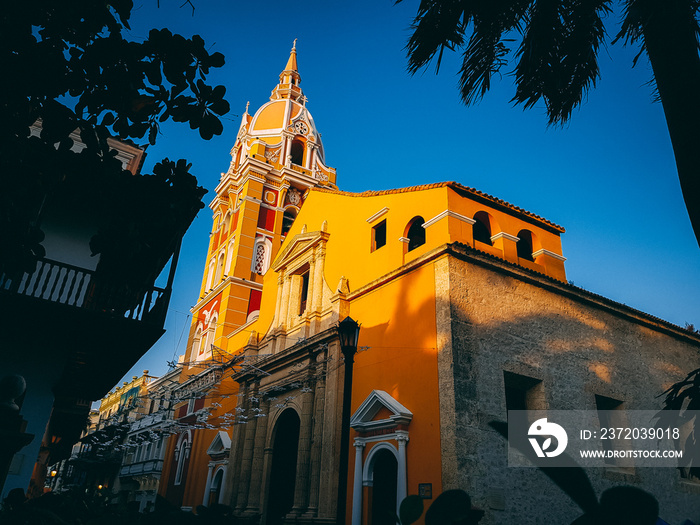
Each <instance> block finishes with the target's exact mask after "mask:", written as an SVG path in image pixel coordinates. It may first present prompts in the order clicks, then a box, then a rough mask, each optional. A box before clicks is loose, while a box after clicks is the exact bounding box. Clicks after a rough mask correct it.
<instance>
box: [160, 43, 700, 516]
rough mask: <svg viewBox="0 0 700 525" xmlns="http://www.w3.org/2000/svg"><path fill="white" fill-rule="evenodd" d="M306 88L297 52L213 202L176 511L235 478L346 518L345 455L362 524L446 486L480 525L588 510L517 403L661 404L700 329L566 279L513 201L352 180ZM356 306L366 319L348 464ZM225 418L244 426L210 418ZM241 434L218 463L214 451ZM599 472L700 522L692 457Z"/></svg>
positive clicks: (454, 189) (255, 507)
mask: <svg viewBox="0 0 700 525" xmlns="http://www.w3.org/2000/svg"><path fill="white" fill-rule="evenodd" d="M298 79H299V77H298V73H297V72H296V53H295V50H293V51H292V57H291V58H290V62H289V64H288V65H287V68H286V69H285V71H284V72H283V73H282V75H281V77H280V85H279V86H278V87H277V88H275V90H274V91H273V95H272V98H271V101H270V103H268V104H266V105H264V106H263V107H262V108H260V110H258V112H256V114H255V115H254V116H253V117H251V116H250V115H248V114H247V113H246V114H245V115H244V117H243V124H242V127H241V132H240V133H239V138H238V140H237V141H236V146H235V147H234V149H233V151H232V156H233V162H232V165H231V170H229V172H228V173H227V174H225V175H224V176H223V178H222V181H221V183H220V185H219V187H218V188H217V197H216V199H215V201H214V203H213V205H212V207H213V209H214V214H215V218H214V232H213V234H212V242H211V245H210V250H209V260H210V263H209V264H208V268H207V272H205V278H204V285H203V289H202V297H201V299H200V301H199V302H198V303H197V305H196V306H195V307H194V310H193V312H194V313H195V323H194V324H193V330H192V334H191V341H190V349H189V351H188V357H187V360H188V366H189V367H190V369H191V370H192V377H191V378H190V379H189V380H190V381H192V382H193V383H192V384H193V385H195V382H196V381H201V383H200V384H199V385H198V386H193V387H192V389H191V392H193V393H194V394H193V399H194V401H193V402H191V403H189V405H191V407H190V408H187V406H186V405H184V404H183V408H181V409H180V410H181V414H180V415H181V416H182V417H183V418H184V417H187V414H190V417H192V416H193V415H195V414H196V413H197V407H198V406H201V407H205V404H209V406H212V404H213V403H216V404H217V405H221V408H215V409H213V410H211V411H210V412H208V413H207V414H204V415H205V417H204V419H202V420H201V421H202V424H204V422H205V421H206V422H207V423H208V424H210V425H211V426H212V428H211V429H208V430H207V429H204V430H201V429H200V430H198V429H196V428H195V429H194V430H188V431H187V432H182V433H181V435H180V437H179V438H178V443H179V444H178V445H174V446H173V447H171V449H170V450H169V451H168V455H166V467H165V469H166V470H167V469H168V465H167V464H168V463H170V464H171V465H172V466H171V467H170V469H171V475H170V476H171V479H174V481H175V482H177V481H178V480H179V482H180V484H181V486H182V484H183V483H184V484H185V485H188V483H189V481H188V482H187V483H185V474H184V472H188V474H187V475H188V476H190V477H191V479H194V480H195V481H193V486H194V487H195V489H194V490H193V492H192V493H191V495H190V496H188V494H189V493H188V491H189V490H190V489H189V486H187V487H185V488H184V489H181V490H182V491H183V492H184V494H185V496H184V497H183V498H182V499H181V500H180V501H181V502H180V503H179V504H180V505H183V506H186V507H194V506H195V505H198V504H201V503H205V504H207V503H208V502H211V501H213V500H212V498H211V497H210V493H211V490H212V487H213V486H214V485H213V482H212V480H213V479H215V476H216V475H218V470H217V469H225V472H224V473H223V474H222V476H223V478H222V482H221V483H222V484H223V489H222V490H221V491H220V492H219V493H217V494H218V495H217V497H216V498H215V499H216V501H218V502H222V503H225V504H228V505H230V506H232V507H233V508H234V512H235V513H236V514H237V515H238V516H240V517H247V518H249V519H250V520H251V521H257V520H260V522H261V523H262V524H264V525H277V524H278V523H282V522H290V523H291V522H295V523H330V522H333V521H335V519H336V514H337V513H338V510H339V500H338V494H339V485H341V490H340V492H343V491H342V485H343V483H340V480H339V473H342V472H343V471H344V470H345V467H347V472H348V474H347V479H345V480H344V481H345V482H346V484H347V490H346V491H344V493H345V497H344V500H343V502H342V503H340V512H341V513H343V510H342V509H343V506H344V507H345V509H346V510H345V512H344V515H345V520H346V523H352V524H353V525H360V524H372V525H380V524H384V523H392V524H393V523H394V521H393V517H391V514H390V513H392V512H395V511H396V510H397V508H398V505H399V503H400V501H401V500H402V499H403V497H405V496H406V495H408V494H419V495H421V496H422V497H424V498H425V500H426V506H427V505H428V504H430V502H431V501H432V500H434V499H435V498H436V497H437V496H438V495H439V494H440V493H442V492H443V491H445V490H447V489H452V488H461V489H464V490H466V491H467V492H468V493H469V494H470V495H471V497H472V500H473V503H474V505H475V506H476V507H478V508H480V509H481V510H483V511H484V513H485V514H484V518H483V520H482V522H481V523H486V524H496V523H537V522H539V521H542V520H546V521H547V522H556V523H567V522H571V521H573V520H574V519H575V518H576V517H578V515H580V511H578V510H577V508H576V507H575V506H574V504H573V503H572V502H571V501H570V500H569V499H568V498H567V496H565V495H564V494H563V493H560V492H558V489H556V487H554V485H548V484H549V482H548V481H547V480H546V479H544V478H543V477H542V475H541V474H540V473H539V472H538V471H537V470H536V469H525V468H520V469H518V468H513V467H508V465H507V454H506V444H505V442H504V441H503V440H502V439H501V438H500V436H498V434H497V433H496V432H494V431H493V430H492V428H491V427H490V426H489V422H491V421H505V420H506V417H507V410H508V409H516V408H519V409H522V408H538V409H543V408H547V409H562V410H572V409H580V410H593V411H595V410H601V409H602V408H605V407H612V406H615V407H624V408H628V409H633V410H655V409H658V408H660V406H659V400H658V399H657V398H656V396H658V394H660V393H661V392H663V391H664V390H665V389H666V388H667V387H668V386H670V385H671V384H672V383H674V382H676V381H678V380H680V379H682V378H683V377H684V376H685V374H686V373H687V372H689V371H691V370H694V369H695V368H697V367H698V366H699V364H700V358H698V350H699V349H700V337H698V335H697V334H696V333H694V332H690V331H687V330H684V329H682V328H680V327H677V326H674V325H672V324H670V323H667V322H665V321H662V320H660V319H657V318H654V317H652V316H649V315H647V314H644V313H642V312H639V311H636V310H634V309H631V308H629V307H627V306H624V305H621V304H619V303H616V302H614V301H611V300H609V299H606V298H604V297H601V296H598V295H595V294H593V293H590V292H587V291H585V290H582V289H580V288H577V287H575V286H573V285H571V284H568V283H567V280H566V272H565V267H564V261H565V258H564V256H563V253H562V247H561V235H562V234H563V233H564V229H563V228H562V227H561V226H558V225H557V224H555V223H553V222H551V221H549V220H547V219H544V218H542V217H539V216H538V215H536V214H534V213H531V212H528V211H525V210H523V209H521V208H518V207H517V206H514V205H512V204H509V203H507V202H504V201H502V200H500V199H498V198H495V197H492V196H490V195H487V194H484V193H482V192H480V191H478V190H475V189H473V188H469V187H466V186H464V185H461V184H458V183H455V182H443V183H435V184H426V185H423V186H416V187H411V188H401V189H394V190H386V191H370V192H364V193H348V192H343V191H340V190H338V189H337V188H336V186H335V174H334V173H333V172H332V171H331V170H329V169H328V168H326V166H325V163H324V161H323V157H322V152H323V150H322V148H321V147H320V141H319V139H318V135H317V133H316V130H315V127H314V125H313V120H312V119H311V118H310V115H308V112H307V110H306V108H305V105H304V103H303V98H302V95H301V91H300V90H299V87H298ZM272 130H275V133H277V135H275V134H274V133H273V132H272ZM312 138H313V140H311V139H312ZM295 144H296V146H295ZM295 152H296V153H295ZM285 156H286V157H285ZM290 156H291V158H290ZM285 158H286V159H287V161H286V162H287V164H286V165H284V164H282V163H281V161H280V159H285ZM326 177H327V179H326ZM278 188H279V190H278ZM293 190H294V191H293ZM297 193H298V195H296V194H297ZM293 195H295V196H294V197H292V196H293ZM292 199H294V200H292ZM265 203H267V205H266V204H265ZM302 203H303V206H301V204H302ZM292 210H293V211H292ZM227 217H230V219H227ZM292 221H293V222H292ZM290 223H291V225H290ZM229 232H230V233H229ZM268 243H269V244H268ZM231 249H233V251H232V252H229V250H231ZM219 268H221V269H220V270H219ZM238 269H240V270H241V272H242V273H235V272H236V271H238ZM212 275H213V277H212ZM347 317H351V318H352V319H355V320H356V321H358V322H360V323H361V331H360V336H359V348H358V350H359V352H358V353H357V355H356V357H355V363H354V375H353V380H352V396H351V399H350V404H351V408H352V417H351V421H350V426H351V428H352V430H351V431H350V438H351V439H350V443H351V449H352V450H351V451H347V450H346V451H345V452H347V453H348V455H349V459H348V463H347V465H345V464H341V463H340V462H341V457H342V455H341V452H343V451H341V438H342V436H341V432H342V423H343V421H342V406H343V402H344V398H343V396H344V390H345V389H344V387H345V385H344V384H343V381H344V377H345V370H346V367H348V366H349V363H346V362H345V361H344V360H343V354H342V353H341V347H340V341H339V334H338V324H339V322H340V321H342V320H343V319H345V318H347ZM212 319H215V322H214V324H212ZM204 334H207V335H206V337H205V335H204ZM203 341H206V343H207V344H206V346H204V347H203V346H202V343H203ZM211 343H213V345H212V344H211ZM207 360H209V361H207ZM197 367H200V368H197ZM196 370H203V371H201V372H198V373H195V371H196ZM207 374H209V375H207ZM214 374H218V376H215V375H214ZM207 377H209V378H210V380H207V379H206V378H207ZM184 384H185V383H183V385H184ZM198 393H203V394H201V395H203V396H205V397H206V398H207V399H206V400H198V399H196V397H197V395H199V394H198ZM216 396H218V398H217V401H214V398H216ZM198 402H200V405H198V404H197V403H198ZM234 405H235V406H234ZM227 414H228V416H227ZM226 417H228V418H229V419H228V421H230V422H233V423H234V424H233V425H232V431H231V433H230V434H229V433H228V431H227V430H226V429H225V427H226V426H228V425H220V424H218V423H216V421H217V420H218V421H221V420H222V418H223V419H225V418H226ZM207 432H208V433H207ZM222 432H224V433H225V436H226V437H224V436H223V434H222ZM200 434H202V435H203V438H202V441H201V444H199V445H198V447H199V448H198V449H197V450H196V451H195V446H196V445H197V440H198V439H199V438H198V435H200ZM229 437H230V457H229V460H228V463H227V464H226V465H219V466H217V465H218V464H213V463H212V461H214V457H213V456H211V454H206V455H205V453H204V451H205V449H207V448H208V449H209V450H212V451H213V450H215V449H216V450H223V449H225V448H226V446H229V445H228V438H229ZM217 439H218V440H219V441H216V440H217ZM215 444H216V446H217V447H218V448H216V447H214V445H215ZM183 458H186V459H183ZM210 465H213V466H212V468H209V466H210ZM172 471H174V472H176V473H175V474H172ZM164 472H165V471H164ZM588 475H589V477H590V479H591V481H592V484H593V486H594V487H595V489H596V490H598V491H599V492H602V491H603V490H604V489H605V488H608V487H610V486H613V485H615V484H621V483H624V484H631V485H635V486H638V487H641V488H643V489H645V490H647V491H649V492H651V493H653V494H654V495H655V496H656V497H657V498H658V499H659V501H660V503H661V516H662V517H663V518H664V519H666V520H667V521H669V522H671V523H673V522H681V521H683V519H686V518H690V519H693V520H695V521H698V518H699V517H700V516H698V508H697V506H696V505H694V503H693V498H694V497H695V496H693V494H695V493H697V492H698V491H699V489H698V485H697V483H696V482H695V481H693V480H691V479H687V478H684V477H682V473H681V472H680V471H678V470H675V469H672V468H667V469H646V468H645V469H641V468H636V469H635V468H634V467H627V466H626V467H625V468H624V469H620V468H615V467H614V466H611V467H610V468H601V469H591V470H590V471H589V472H588ZM212 476H214V477H212ZM175 482H174V483H173V485H177V483H175ZM221 486H222V485H217V487H221ZM205 489H206V490H205ZM217 490H219V489H218V488H217ZM188 497H189V498H190V499H188ZM545 516H546V518H545ZM567 520H568V521H567Z"/></svg>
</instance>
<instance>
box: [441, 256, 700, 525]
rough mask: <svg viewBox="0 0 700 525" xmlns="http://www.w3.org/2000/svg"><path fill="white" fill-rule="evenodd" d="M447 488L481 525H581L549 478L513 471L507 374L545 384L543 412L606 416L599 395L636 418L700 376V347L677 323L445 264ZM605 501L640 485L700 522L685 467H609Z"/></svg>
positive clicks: (575, 292) (508, 272) (603, 471)
mask: <svg viewBox="0 0 700 525" xmlns="http://www.w3.org/2000/svg"><path fill="white" fill-rule="evenodd" d="M434 264H435V266H434V267H435V275H436V295H437V305H436V316H437V321H438V346H439V353H438V360H439V367H440V382H441V406H440V409H441V427H442V445H441V446H442V453H443V485H444V486H443V488H444V489H449V488H457V487H459V488H463V489H465V490H467V491H468V492H469V494H470V495H471V496H472V499H473V502H474V505H476V506H478V507H480V508H482V509H484V510H485V511H486V516H485V518H484V519H483V520H482V522H481V524H480V525H489V524H496V523H504V524H505V523H508V524H510V523H566V524H568V523H571V522H572V521H573V520H574V519H575V518H576V517H578V516H579V515H580V514H581V512H580V511H579V509H578V507H577V506H576V505H575V504H574V503H573V502H571V500H570V499H569V498H568V497H567V496H566V495H565V494H564V493H563V492H562V491H561V490H560V489H559V488H557V487H556V486H555V485H554V484H553V483H552V482H551V481H550V480H549V479H548V478H547V477H546V476H545V475H544V474H542V472H540V471H538V470H537V469H534V468H533V469H530V468H512V467H507V465H506V461H507V453H506V444H505V441H504V440H503V439H502V438H501V437H500V436H499V435H498V434H497V433H496V432H494V431H493V430H492V429H491V428H490V427H489V426H488V423H489V422H490V421H493V420H499V421H505V420H506V400H505V385H504V372H511V373H514V374H519V375H521V376H527V377H530V378H533V379H537V380H540V381H541V384H540V387H539V389H538V391H537V392H538V394H536V395H538V396H539V399H536V402H537V404H538V405H539V408H548V409H551V410H596V397H595V396H596V395H599V396H605V397H609V398H614V399H616V400H620V401H622V402H623V403H624V404H623V407H624V408H625V409H628V410H656V409H658V408H660V407H661V398H659V397H657V396H659V394H661V393H662V392H663V391H664V390H665V389H666V388H668V386H670V385H671V384H672V383H674V382H676V381H678V380H680V379H682V378H683V377H685V375H686V374H687V373H688V372H690V371H692V370H694V369H696V368H698V367H699V366H700V359H699V358H698V350H700V339H698V338H697V337H695V336H693V335H690V334H688V333H687V332H685V331H684V330H682V329H678V328H677V327H673V326H672V325H669V324H668V323H664V322H662V321H660V320H655V319H654V318H651V317H648V316H645V315H644V314H641V313H640V312H636V311H634V310H631V309H628V308H626V307H624V306H622V305H619V304H615V303H612V302H611V301H608V300H606V299H604V298H602V297H599V296H595V295H593V294H589V293H587V292H584V291H583V290H580V289H578V288H575V287H573V286H569V285H566V284H563V283H556V282H554V281H553V280H551V279H548V278H546V277H544V276H538V275H536V274H534V273H530V272H527V271H525V270H522V269H518V268H516V267H513V266H512V265H507V264H504V263H501V262H498V261H494V260H491V259H490V258H488V257H483V256H480V255H479V254H476V253H472V252H471V251H470V250H467V249H465V250H457V251H456V252H455V251H453V254H452V255H450V256H445V257H443V258H440V259H438V260H437V261H435V263H434ZM587 474H588V476H589V478H590V480H591V482H592V484H593V486H594V488H595V489H596V491H597V492H598V495H600V493H602V491H603V490H605V489H607V488H609V487H611V486H615V485H620V484H629V485H636V486H638V487H640V488H642V489H644V490H647V491H648V492H651V493H652V494H654V495H655V496H656V497H657V499H658V500H659V503H660V507H661V517H662V518H664V519H666V520H667V521H669V522H670V523H681V522H682V521H683V520H684V519H686V518H689V519H692V520H693V521H695V522H698V521H700V506H699V505H698V504H697V501H698V494H700V483H694V482H690V481H687V480H683V479H681V477H680V474H679V472H678V470H677V469H673V468H655V469H651V468H636V469H627V470H623V469H619V468H617V469H616V468H614V467H610V468H598V469H589V470H587Z"/></svg>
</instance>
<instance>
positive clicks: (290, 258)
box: [272, 231, 329, 272]
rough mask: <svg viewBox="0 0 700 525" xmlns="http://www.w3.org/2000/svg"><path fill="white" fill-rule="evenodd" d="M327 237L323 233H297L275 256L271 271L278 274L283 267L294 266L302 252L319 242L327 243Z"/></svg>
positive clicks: (326, 234) (327, 235)
mask: <svg viewBox="0 0 700 525" xmlns="http://www.w3.org/2000/svg"><path fill="white" fill-rule="evenodd" d="M328 237H329V234H328V233H326V232H324V231H315V232H308V233H299V234H297V235H295V236H294V237H293V238H292V240H291V241H290V242H289V244H287V246H286V248H284V249H283V250H282V251H281V252H280V254H279V255H278V256H277V258H276V259H275V262H273V263H272V269H273V270H274V271H275V272H279V271H280V269H282V268H284V267H287V266H291V265H294V262H295V260H296V259H298V258H299V257H300V256H301V255H302V254H303V253H304V252H306V251H308V250H309V249H310V248H312V247H314V246H316V245H317V244H319V243H320V242H325V241H327V240H328Z"/></svg>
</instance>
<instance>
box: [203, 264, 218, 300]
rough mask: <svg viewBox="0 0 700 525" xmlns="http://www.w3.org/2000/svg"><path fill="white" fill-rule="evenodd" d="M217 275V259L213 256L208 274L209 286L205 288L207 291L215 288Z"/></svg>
mask: <svg viewBox="0 0 700 525" xmlns="http://www.w3.org/2000/svg"><path fill="white" fill-rule="evenodd" d="M215 276H216V259H214V258H212V260H211V261H209V275H208V276H207V286H206V287H205V288H204V291H205V292H206V291H208V290H211V289H212V288H214V277H215Z"/></svg>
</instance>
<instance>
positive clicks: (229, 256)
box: [224, 239, 235, 275]
mask: <svg viewBox="0 0 700 525" xmlns="http://www.w3.org/2000/svg"><path fill="white" fill-rule="evenodd" d="M234 241H235V239H231V242H230V243H228V248H227V250H226V252H227V261H226V270H225V271H224V275H231V273H232V272H233V268H231V264H232V263H233V243H234Z"/></svg>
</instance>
